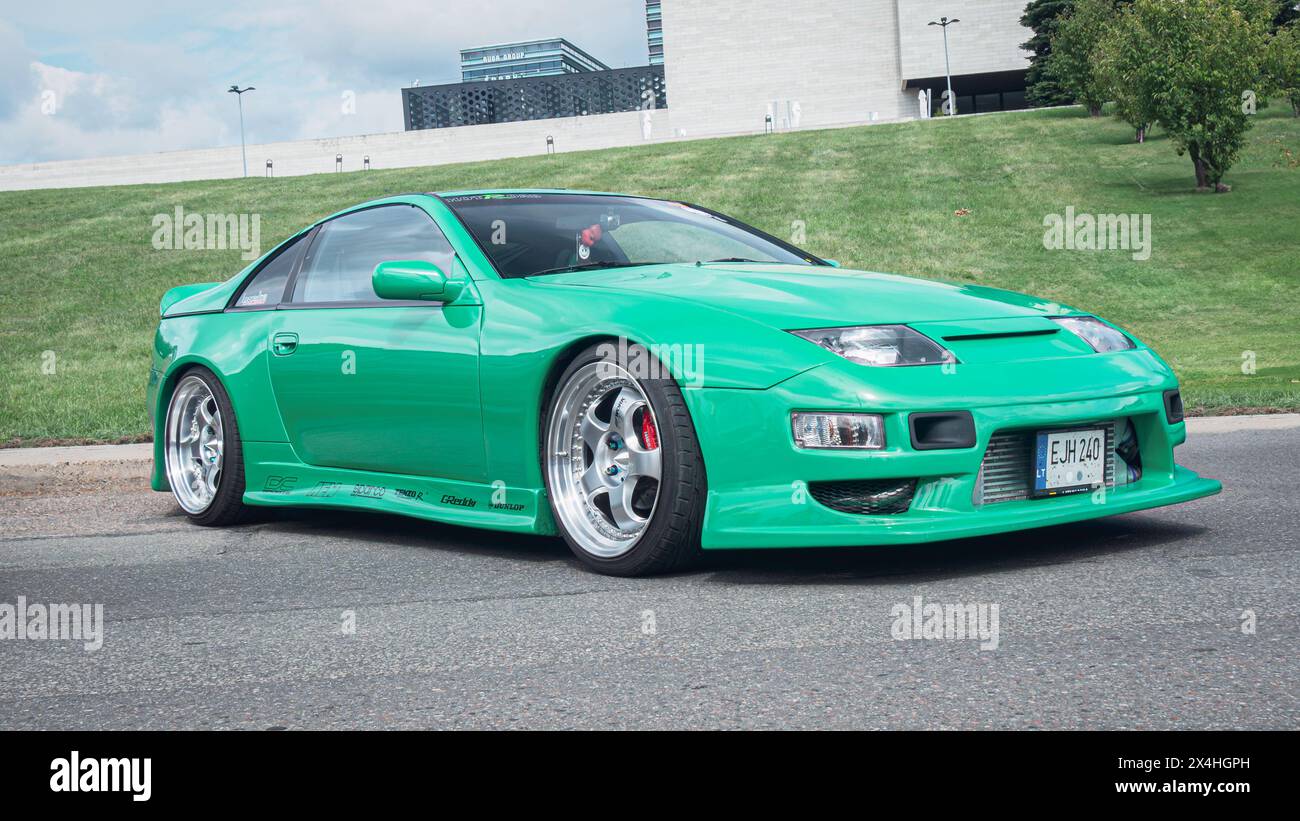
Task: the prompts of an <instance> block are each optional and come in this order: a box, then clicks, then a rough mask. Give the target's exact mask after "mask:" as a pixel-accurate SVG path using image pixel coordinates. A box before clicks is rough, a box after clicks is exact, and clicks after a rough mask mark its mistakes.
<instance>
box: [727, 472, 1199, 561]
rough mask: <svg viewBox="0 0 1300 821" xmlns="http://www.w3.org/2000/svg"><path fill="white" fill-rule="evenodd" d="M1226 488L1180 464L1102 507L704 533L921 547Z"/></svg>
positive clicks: (1022, 504) (842, 517) (1071, 504)
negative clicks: (1167, 474)
mask: <svg viewBox="0 0 1300 821" xmlns="http://www.w3.org/2000/svg"><path fill="white" fill-rule="evenodd" d="M1222 490H1223V485H1222V483H1220V482H1219V481H1218V480H1216V479H1206V478H1203V477H1201V476H1198V475H1197V474H1195V473H1194V472H1192V471H1190V470H1188V469H1187V468H1184V467H1181V466H1175V469H1174V474H1173V477H1172V478H1171V479H1168V480H1166V481H1165V482H1164V483H1162V484H1160V485H1157V486H1154V487H1152V486H1151V485H1150V483H1149V482H1148V483H1146V485H1145V486H1144V487H1133V488H1126V487H1117V488H1112V489H1110V490H1109V491H1108V492H1107V497H1106V501H1105V502H1104V503H1100V504H1099V503H1097V502H1095V501H1094V500H1093V498H1092V496H1093V494H1090V493H1081V494H1076V495H1074V496H1063V497H1057V498H1052V499H1025V500H1022V501H1015V502H1000V503H998V504H995V505H985V506H983V507H982V508H980V509H977V510H974V511H966V510H963V511H931V510H926V511H920V510H916V509H913V510H911V511H909V512H908V513H907V514H905V515H903V516H862V515H857V514H849V513H837V512H835V511H827V516H828V517H834V518H835V519H836V520H838V521H837V522H836V523H835V524H819V525H816V526H812V527H809V526H775V527H747V526H740V527H731V528H726V529H717V528H714V529H709V528H707V527H706V528H705V531H704V536H703V545H702V546H703V547H704V548H705V549H709V550H725V549H743V548H766V547H776V548H780V547H868V546H882V547H883V546H892V545H907V544H920V543H924V542H940V541H947V540H949V539H963V538H971V537H978V536H994V535H998V534H1001V533H1011V532H1014V531H1018V530H1030V529H1033V528H1038V527H1050V526H1052V525H1061V524H1069V523H1071V522H1081V521H1086V520H1088V519H1098V518H1102V517H1105V516H1114V515H1116V514H1119V513H1132V512H1134V511H1138V510H1149V509H1151V508H1156V507H1164V506H1166V505H1175V504H1179V503H1181V502H1190V501H1192V500H1193V499H1200V498H1203V497H1205V496H1213V495H1214V494H1216V493H1219V492H1220V491H1222Z"/></svg>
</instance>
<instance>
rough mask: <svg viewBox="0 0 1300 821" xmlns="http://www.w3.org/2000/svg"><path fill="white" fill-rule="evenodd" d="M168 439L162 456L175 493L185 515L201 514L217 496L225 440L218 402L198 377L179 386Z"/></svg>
mask: <svg viewBox="0 0 1300 821" xmlns="http://www.w3.org/2000/svg"><path fill="white" fill-rule="evenodd" d="M166 437H167V438H166V442H165V443H164V447H163V454H164V458H165V459H166V466H167V481H168V483H170V484H171V486H172V493H173V494H174V495H175V496H176V501H177V502H179V503H180V506H181V507H182V508H184V509H185V512H186V513H202V512H203V511H205V510H207V508H208V506H209V505H211V504H212V500H213V498H215V497H216V495H217V485H218V483H219V482H220V481H221V464H222V459H223V457H224V455H225V454H224V452H223V451H224V448H225V438H224V434H223V431H222V429H221V408H220V407H218V406H217V398H216V397H215V396H213V395H212V389H211V388H209V387H208V386H207V384H206V383H205V382H204V381H203V380H202V379H200V378H199V377H197V376H187V377H185V378H184V379H182V380H181V383H180V384H179V385H177V386H176V392H175V393H173V394H172V401H171V404H169V405H168V406H167V433H166Z"/></svg>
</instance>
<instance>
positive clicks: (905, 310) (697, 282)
mask: <svg viewBox="0 0 1300 821" xmlns="http://www.w3.org/2000/svg"><path fill="white" fill-rule="evenodd" d="M531 279H532V281H533V282H537V283H543V284H556V285H559V284H563V285H577V286H583V287H591V288H601V289H608V290H616V291H622V292H637V293H654V294H657V295H660V296H672V297H677V298H680V299H687V300H691V301H692V302H696V303H701V304H705V305H709V306H710V307H714V308H717V309H719V310H724V311H729V312H731V313H735V314H739V315H741V316H744V317H747V318H749V319H753V320H757V321H759V322H763V323H764V324H767V325H770V326H772V327H775V328H780V329H783V330H791V329H798V328H815V327H833V326H837V325H869V324H890V323H896V324H902V323H907V324H916V323H925V322H963V321H969V320H986V319H992V320H997V319H1017V318H1039V317H1044V316H1054V315H1059V314H1062V313H1076V311H1074V310H1073V309H1071V308H1069V307H1068V306H1064V305H1059V304H1057V303H1053V302H1048V301H1045V300H1039V299H1035V298H1033V297H1029V296H1024V295H1022V294H1016V293H1013V292H1011V291H1003V290H999V289H996V288H987V287H984V286H980V285H962V284H955V283H947V282H935V281H932V280H925V279H916V278H913V277H906V276H899V275H896V274H879V273H872V272H869V271H853V270H848V269H843V268H828V267H824V266H816V267H809V266H805V265H746V264H743V263H742V264H722V263H713V264H705V265H695V264H691V263H686V264H677V265H645V266H638V267H636V268H616V269H604V270H601V269H593V270H587V271H574V272H570V273H565V274H553V275H548V276H542V277H535V278H531Z"/></svg>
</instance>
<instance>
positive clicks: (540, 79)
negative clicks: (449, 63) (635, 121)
mask: <svg viewBox="0 0 1300 821" xmlns="http://www.w3.org/2000/svg"><path fill="white" fill-rule="evenodd" d="M402 107H403V109H404V111H405V121H406V122H405V125H406V130H407V131H413V130H416V129H422V128H449V127H453V126H458V125H484V124H487V123H515V122H522V121H524V120H546V119H551V118H552V117H582V116H586V115H588V114H613V113H615V112H619V111H639V110H644V109H650V108H667V107H668V96H667V94H666V93H665V90H664V67H663V66H636V67H633V68H612V69H607V70H605V71H579V72H571V73H566V74H557V75H554V76H532V77H519V78H516V79H510V80H494V81H492V82H489V83H485V82H479V81H476V80H471V81H470V82H465V83H450V84H448V85H439V86H415V87H412V88H404V89H402Z"/></svg>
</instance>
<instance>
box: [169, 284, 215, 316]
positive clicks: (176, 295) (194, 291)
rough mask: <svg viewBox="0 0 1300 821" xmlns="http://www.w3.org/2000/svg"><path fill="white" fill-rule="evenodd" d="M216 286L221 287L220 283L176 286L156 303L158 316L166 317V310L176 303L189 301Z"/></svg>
mask: <svg viewBox="0 0 1300 821" xmlns="http://www.w3.org/2000/svg"><path fill="white" fill-rule="evenodd" d="M218 285H221V283H220V282H200V283H198V284H196V285H177V286H176V287H175V288H171V289H169V290H168V291H167V292H166V293H165V294H163V296H162V301H160V302H159V303H158V315H159V316H167V309H169V308H171V307H172V306H173V305H175V304H176V303H178V302H180V301H181V300H183V299H189V298H190V297H192V296H196V295H198V294H201V293H203V292H204V291H210V290H212V289H213V288H215V287H217V286H218Z"/></svg>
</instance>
